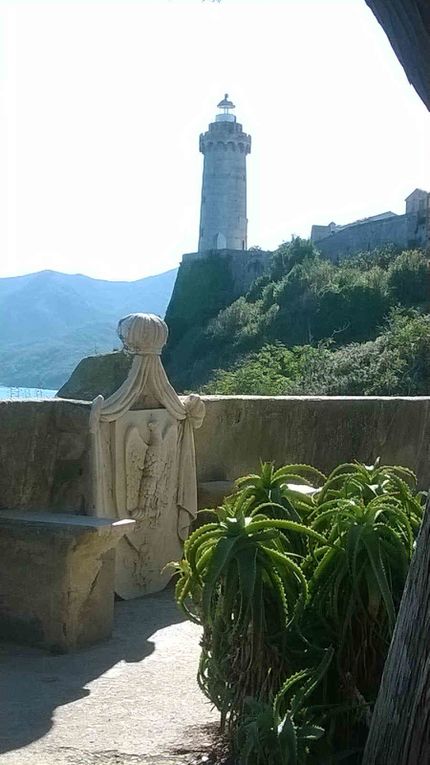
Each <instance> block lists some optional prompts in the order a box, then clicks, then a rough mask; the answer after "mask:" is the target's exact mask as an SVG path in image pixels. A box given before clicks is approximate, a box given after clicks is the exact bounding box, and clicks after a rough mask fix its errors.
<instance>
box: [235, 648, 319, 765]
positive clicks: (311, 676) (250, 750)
mask: <svg viewBox="0 0 430 765" xmlns="http://www.w3.org/2000/svg"><path fill="white" fill-rule="evenodd" d="M332 657H333V651H332V650H328V651H326V652H325V654H324V656H323V658H322V660H321V662H320V663H319V665H318V666H317V667H315V668H313V669H307V670H303V671H301V672H297V673H296V674H294V675H292V676H291V677H289V678H288V679H287V680H286V682H285V683H284V684H283V686H282V688H281V689H280V691H279V692H278V693H277V695H276V697H275V699H274V701H273V703H272V704H268V703H264V702H261V701H258V700H256V699H252V698H251V699H246V701H245V706H244V714H243V718H242V720H241V722H240V724H239V726H238V730H237V734H236V742H235V744H236V749H237V751H238V752H239V765H305V763H306V762H307V760H308V754H309V747H310V746H311V745H312V743H313V742H315V741H317V740H318V739H320V738H321V737H322V736H323V735H324V728H322V727H321V726H320V725H317V724H316V723H315V720H314V719H313V718H314V716H315V712H313V710H312V706H311V705H310V704H309V703H308V702H309V697H310V696H311V695H312V693H313V692H314V691H315V688H316V687H317V685H318V683H319V682H320V681H321V679H322V678H323V676H324V674H325V672H326V671H327V669H328V666H329V665H330V662H331V660H332Z"/></svg>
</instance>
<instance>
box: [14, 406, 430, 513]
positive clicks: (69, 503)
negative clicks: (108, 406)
mask: <svg viewBox="0 0 430 765" xmlns="http://www.w3.org/2000/svg"><path fill="white" fill-rule="evenodd" d="M204 401H205V403H206V418H205V420H204V422H203V426H202V427H201V429H200V430H197V431H196V433H195V436H196V454H197V473H198V480H199V482H206V481H225V480H233V479H235V478H238V477H239V476H240V475H244V474H246V473H249V472H251V471H254V470H256V469H257V468H258V465H259V461H260V459H261V460H273V461H274V462H275V463H276V464H278V465H282V464H285V463H288V462H304V463H308V464H309V463H310V464H312V465H315V466H316V467H318V468H320V469H321V470H323V471H324V472H326V473H327V472H329V471H330V470H331V469H332V468H334V467H335V466H336V465H337V464H339V463H341V462H345V461H348V460H352V459H358V460H362V461H364V462H366V463H369V462H372V460H374V459H375V457H377V456H380V457H381V458H382V461H383V462H385V463H390V464H398V465H406V466H408V467H411V468H412V469H413V470H415V471H416V473H417V475H418V480H419V485H420V487H421V488H428V487H429V486H430V398H371V397H369V398H327V397H324V398H313V397H312V398H310V397H309V398H307V397H306V398H304V397H274V398H270V397H263V396H261V397H260V396H258V397H257V396H255V397H253V396H206V397H204ZM89 409H90V405H89V404H87V403H83V402H77V401H66V400H61V399H57V400H49V401H48V400H46V401H1V402H0V434H1V438H0V509H2V508H10V509H13V508H17V509H28V510H39V509H40V510H41V511H43V510H44V511H47V510H48V511H49V510H51V511H53V512H54V511H60V510H61V511H62V512H70V513H85V512H86V508H87V507H88V503H89V496H90V494H89V488H90V471H89V431H88V418H89Z"/></svg>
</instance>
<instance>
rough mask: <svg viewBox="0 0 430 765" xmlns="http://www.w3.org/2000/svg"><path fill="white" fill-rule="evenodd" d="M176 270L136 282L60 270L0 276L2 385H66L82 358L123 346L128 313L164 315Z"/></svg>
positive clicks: (0, 379) (0, 380)
mask: <svg viewBox="0 0 430 765" xmlns="http://www.w3.org/2000/svg"><path fill="white" fill-rule="evenodd" d="M176 273H177V269H172V270H171V271H166V272H165V273H163V274H158V275H157V276H148V277H146V278H145V279H139V280H138V281H134V282H110V281H103V280H102V279H91V278H90V277H88V276H83V275H82V274H73V275H71V274H62V273H58V272H57V271H40V272H39V273H36V274H28V275H26V276H14V277H10V278H6V279H0V385H6V386H7V385H11V386H22V387H27V386H28V387H35V388H37V387H40V388H58V387H60V386H61V385H62V384H63V383H64V382H65V381H66V380H67V378H68V377H69V375H70V373H71V372H72V371H73V369H74V368H75V366H76V364H77V363H78V361H80V359H81V358H83V357H84V356H88V355H90V354H91V355H94V353H106V352H107V351H112V350H113V349H114V348H118V347H120V346H121V343H120V341H119V339H118V336H117V334H116V326H117V323H118V320H119V319H120V318H121V317H122V316H125V315H126V314H128V313H132V312H134V311H142V312H145V313H156V314H158V315H159V316H164V314H165V312H166V308H167V305H168V303H169V300H170V296H171V294H172V290H173V286H174V283H175V279H176Z"/></svg>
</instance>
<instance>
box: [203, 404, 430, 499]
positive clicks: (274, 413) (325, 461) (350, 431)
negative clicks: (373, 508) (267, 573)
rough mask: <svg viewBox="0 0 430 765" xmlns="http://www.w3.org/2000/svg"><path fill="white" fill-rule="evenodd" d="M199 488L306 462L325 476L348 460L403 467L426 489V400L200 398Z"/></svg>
mask: <svg viewBox="0 0 430 765" xmlns="http://www.w3.org/2000/svg"><path fill="white" fill-rule="evenodd" d="M203 401H204V402H205V404H206V417H205V420H204V423H203V425H202V427H201V429H200V430H199V431H197V432H196V454H197V477H198V481H199V483H200V482H205V481H226V480H235V479H236V478H238V477H239V476H241V475H245V474H246V473H249V472H251V471H254V470H256V469H257V468H258V466H259V462H260V459H261V460H273V461H274V462H275V463H276V464H277V465H282V464H285V463H287V462H305V463H310V464H312V465H315V466H316V467H318V468H320V469H321V470H323V471H324V472H326V473H327V472H329V471H330V470H332V469H333V468H334V467H335V466H336V465H338V464H340V463H342V462H346V461H348V460H353V459H357V460H363V461H365V462H366V463H368V462H371V461H372V460H373V459H375V457H377V456H380V457H381V458H382V460H383V462H385V463H386V464H398V465H406V466H408V467H411V468H412V469H413V470H415V471H416V473H417V475H418V480H419V484H420V486H421V487H422V488H425V489H426V488H428V487H429V485H430V459H429V457H430V455H429V451H430V398H424V397H422V398H418V397H417V398H394V397H393V398H388V397H387V398H374V397H362V398H358V397H357V398H355V397H322V398H318V397H283V396H279V397H263V396H204V397H203Z"/></svg>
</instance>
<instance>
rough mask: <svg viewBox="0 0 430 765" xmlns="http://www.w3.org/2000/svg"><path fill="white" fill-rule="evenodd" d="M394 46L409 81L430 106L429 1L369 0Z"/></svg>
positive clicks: (367, 0)
mask: <svg viewBox="0 0 430 765" xmlns="http://www.w3.org/2000/svg"><path fill="white" fill-rule="evenodd" d="M366 3H367V5H368V6H369V8H371V9H372V11H373V13H374V14H375V16H376V18H377V19H378V21H379V23H380V24H381V26H382V27H383V28H384V30H385V33H386V35H387V37H388V39H389V41H390V43H391V45H392V47H393V49H394V52H395V54H396V56H397V58H398V59H399V61H400V63H401V65H402V66H403V69H404V70H405V73H406V76H407V78H408V80H409V82H411V83H412V85H413V86H414V88H415V90H416V91H417V93H418V95H419V96H420V98H422V100H423V101H424V103H425V105H426V106H427V109H430V3H429V0H366Z"/></svg>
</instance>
